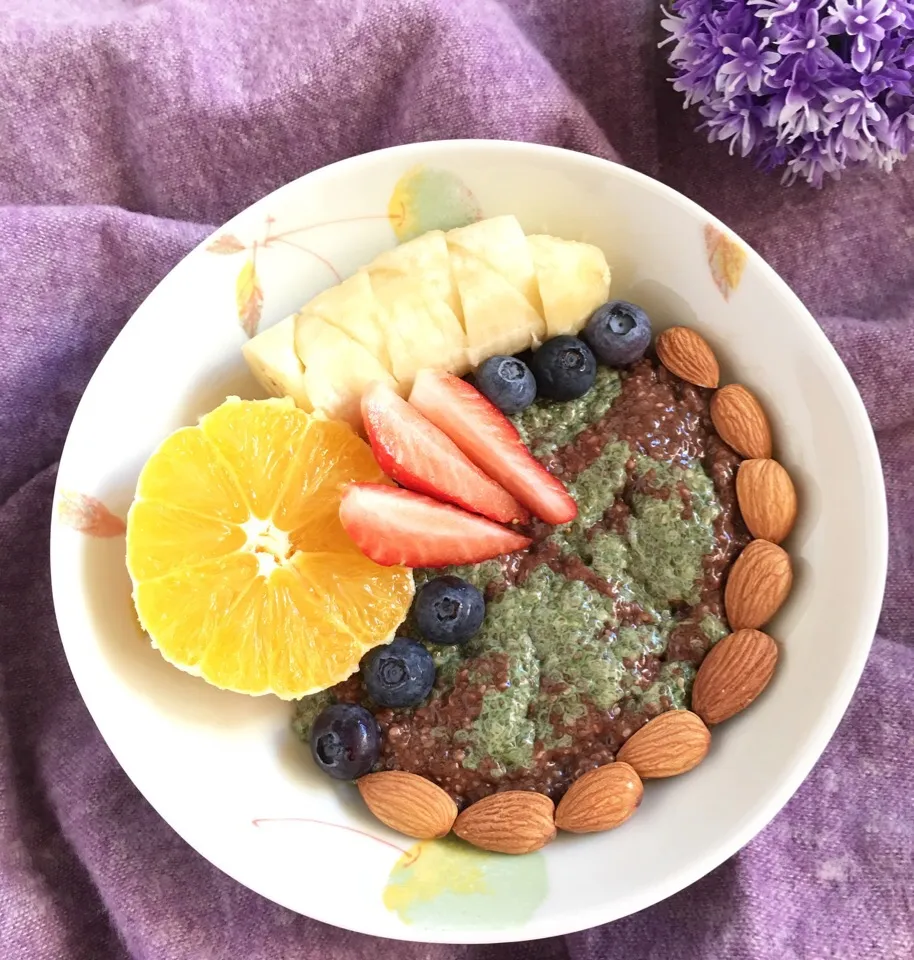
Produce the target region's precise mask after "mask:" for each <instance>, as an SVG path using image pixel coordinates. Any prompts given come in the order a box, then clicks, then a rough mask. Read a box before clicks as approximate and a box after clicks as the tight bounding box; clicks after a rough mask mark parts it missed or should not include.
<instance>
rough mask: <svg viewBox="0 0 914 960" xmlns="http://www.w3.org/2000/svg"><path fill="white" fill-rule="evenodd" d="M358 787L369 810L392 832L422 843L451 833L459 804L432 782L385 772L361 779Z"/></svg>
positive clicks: (392, 771) (399, 771)
mask: <svg viewBox="0 0 914 960" xmlns="http://www.w3.org/2000/svg"><path fill="white" fill-rule="evenodd" d="M356 786H357V787H358V788H359V793H361V794H362V799H363V800H364V801H365V805H366V806H367V807H368V809H369V810H370V811H371V812H372V813H373V814H374V815H375V816H376V817H377V818H378V819H379V820H380V821H381V823H383V824H386V826H388V827H390V829H391V830H398V831H399V832H400V833H404V834H406V836H408V837H416V839H418V840H434V839H436V838H437V837H444V836H446V835H447V834H448V833H450V832H451V827H452V826H453V825H454V821H455V820H456V819H457V804H456V803H454V801H453V800H452V799H451V798H450V796H448V794H447V793H445V792H444V790H442V789H441V787H439V786H438V785H437V784H436V783H432V781H431V780H426V779H425V777H420V776H419V775H418V774H415V773H406V772H405V771H403V770H383V771H381V772H380V773H369V774H368V776H365V777H359V779H358V781H357V783H356Z"/></svg>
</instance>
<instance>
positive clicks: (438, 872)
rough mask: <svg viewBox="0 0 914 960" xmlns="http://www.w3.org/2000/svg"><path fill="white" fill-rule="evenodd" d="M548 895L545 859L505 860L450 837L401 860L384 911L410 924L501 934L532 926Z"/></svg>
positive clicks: (414, 849) (534, 856)
mask: <svg viewBox="0 0 914 960" xmlns="http://www.w3.org/2000/svg"><path fill="white" fill-rule="evenodd" d="M547 892H548V878H547V873H546V860H545V857H543V855H542V853H530V854H527V855H526V856H523V857H506V856H503V855H501V854H497V853H487V852H486V851H484V850H477V849H476V848H475V847H471V846H470V845H469V844H467V843H464V842H463V841H462V840H458V839H457V838H456V837H453V836H449V837H445V838H444V839H443V840H422V841H420V842H419V843H416V844H414V845H413V846H412V847H410V849H409V850H408V851H407V852H406V853H405V854H404V855H403V856H402V857H400V859H399V860H398V861H397V862H396V863H395V864H394V867H393V870H391V872H390V878H389V879H388V881H387V886H386V887H385V889H384V905H385V906H386V907H387V909H388V910H391V911H393V912H394V913H396V914H397V916H398V917H399V918H400V919H401V920H402V921H403V922H404V923H407V924H413V923H417V924H421V925H423V926H428V925H434V926H440V925H442V924H446V925H447V926H464V927H467V928H470V929H480V928H482V929H488V930H497V929H504V927H506V926H515V925H520V924H523V923H525V922H526V921H527V920H529V919H530V917H531V916H532V915H533V913H534V911H535V910H536V908H537V907H539V905H540V904H541V903H542V902H543V901H544V900H545V899H546V894H547ZM455 898H459V901H460V909H459V910H455V909H454V900H455Z"/></svg>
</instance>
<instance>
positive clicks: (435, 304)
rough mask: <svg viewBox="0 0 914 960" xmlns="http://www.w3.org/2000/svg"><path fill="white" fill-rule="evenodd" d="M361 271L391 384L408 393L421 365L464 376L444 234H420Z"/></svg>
mask: <svg viewBox="0 0 914 960" xmlns="http://www.w3.org/2000/svg"><path fill="white" fill-rule="evenodd" d="M366 273H367V276H368V277H369V278H370V281H371V289H372V292H373V293H374V296H375V300H376V302H377V305H378V315H379V318H380V322H381V326H382V327H383V329H384V335H385V338H386V343H387V350H388V353H389V355H390V361H391V372H392V373H393V375H394V377H395V378H396V380H397V382H398V383H399V384H401V385H402V386H403V387H404V388H405V389H407V390H408V389H409V387H410V386H412V382H413V377H415V375H416V373H417V372H418V371H419V370H421V369H422V368H423V367H435V368H436V369H439V370H447V371H448V372H450V373H461V374H462V373H466V371H467V370H468V369H469V361H468V359H467V339H466V334H465V333H464V329H463V324H462V323H461V322H460V318H459V314H458V312H457V311H459V310H460V300H459V297H458V294H457V290H456V288H455V286H454V282H453V279H452V276H451V264H450V258H449V256H448V248H447V244H446V243H445V241H444V234H443V233H441V232H440V231H435V232H433V233H430V234H425V235H424V236H421V237H417V238H416V239H415V240H410V241H409V242H407V243H404V244H403V245H402V246H399V247H395V248H394V249H393V250H389V251H388V252H386V253H382V254H381V255H380V256H379V257H377V258H376V259H375V260H373V261H372V262H371V263H370V264H369V265H368V267H367V270H366Z"/></svg>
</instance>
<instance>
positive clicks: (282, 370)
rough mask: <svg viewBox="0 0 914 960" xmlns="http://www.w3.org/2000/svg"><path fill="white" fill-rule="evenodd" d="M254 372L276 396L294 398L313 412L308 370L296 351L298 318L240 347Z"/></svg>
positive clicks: (290, 318) (268, 390) (282, 321)
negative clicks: (306, 382) (306, 378)
mask: <svg viewBox="0 0 914 960" xmlns="http://www.w3.org/2000/svg"><path fill="white" fill-rule="evenodd" d="M241 352H242V353H243V354H244V358H245V360H247V362H248V366H249V367H250V368H251V372H252V373H253V374H254V376H255V377H256V378H257V380H258V382H259V383H260V385H261V386H262V387H263V388H264V389H265V390H266V391H267V393H270V394H272V395H273V396H274V397H291V398H292V399H293V400H294V401H295V405H296V406H298V407H301V408H302V410H306V411H307V412H308V413H311V412H312V411H313V409H314V407H313V405H312V403H311V399H310V397H309V396H308V391H307V389H306V388H305V368H304V366H303V365H302V362H301V360H299V358H298V354H297V353H296V351H295V317H294V316H291V317H286V319H285V320H280V322H279V323H276V324H274V325H273V326H272V327H268V328H267V329H266V330H264V331H263V333H259V334H257V336H256V337H254V338H253V340H248V342H247V343H246V344H245V345H244V346H243V347H242V348H241Z"/></svg>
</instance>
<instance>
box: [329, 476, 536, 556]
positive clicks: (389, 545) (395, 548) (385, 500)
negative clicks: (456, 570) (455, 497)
mask: <svg viewBox="0 0 914 960" xmlns="http://www.w3.org/2000/svg"><path fill="white" fill-rule="evenodd" d="M340 521H341V522H342V524H343V528H344V529H345V530H346V533H348V534H349V536H350V537H352V539H353V541H354V542H355V544H356V546H357V547H358V548H359V549H360V550H361V551H362V553H364V554H365V556H366V557H368V558H369V559H371V560H374V562H375V563H380V564H383V565H384V566H385V567H390V566H393V565H394V564H401V565H402V566H404V567H447V566H450V565H451V564H460V563H479V562H481V561H482V560H491V559H492V558H493V557H498V556H500V555H501V554H503V553H513V552H514V551H515V550H522V549H523V548H524V547H529V546H530V542H531V541H530V540H529V538H527V537H522V536H521V535H520V534H519V533H514V531H512V530H508V529H507V528H506V527H500V526H499V525H498V524H497V523H492V521H491V520H484V519H483V518H482V517H477V516H474V515H473V514H472V513H467V512H466V511H465V510H460V509H458V508H457V507H451V506H448V504H446V503H439V502H438V501H437V500H432V499H431V497H423V496H422V495H421V494H419V493H413V492H412V491H411V490H401V489H400V488H398V487H388V486H385V485H384V484H381V483H351V484H349V486H348V487H346V489H345V490H344V491H343V498H342V500H341V501H340Z"/></svg>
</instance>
